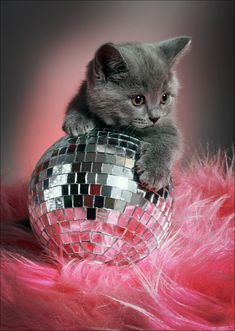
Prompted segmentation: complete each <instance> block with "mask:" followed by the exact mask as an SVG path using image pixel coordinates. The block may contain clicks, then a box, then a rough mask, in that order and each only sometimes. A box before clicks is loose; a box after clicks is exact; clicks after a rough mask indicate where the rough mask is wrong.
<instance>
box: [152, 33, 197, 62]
mask: <svg viewBox="0 0 235 331" xmlns="http://www.w3.org/2000/svg"><path fill="white" fill-rule="evenodd" d="M190 44H191V39H190V38H189V37H177V38H173V39H168V40H164V41H161V42H160V43H158V44H157V47H158V49H160V52H161V54H162V56H163V58H164V60H165V61H166V63H167V64H168V65H169V66H172V65H174V64H175V63H176V62H178V61H179V59H180V58H181V56H182V55H183V54H184V53H185V51H187V50H188V49H189V46H190Z"/></svg>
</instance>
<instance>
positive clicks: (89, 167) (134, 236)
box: [29, 129, 173, 266]
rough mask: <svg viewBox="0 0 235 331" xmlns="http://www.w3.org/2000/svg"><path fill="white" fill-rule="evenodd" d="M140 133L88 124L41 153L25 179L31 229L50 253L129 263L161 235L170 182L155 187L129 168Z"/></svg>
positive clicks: (167, 217) (165, 230) (169, 206)
mask: <svg viewBox="0 0 235 331" xmlns="http://www.w3.org/2000/svg"><path fill="white" fill-rule="evenodd" d="M140 143H141V139H140V138H139V137H137V136H134V135H129V134H126V133H125V132H121V131H117V130H108V129H94V130H92V131H90V132H89V133H87V134H84V135H80V136H78V137H70V136H65V137H63V138H61V139H59V140H58V141H57V142H56V143H55V144H53V145H52V146H51V147H50V148H49V149H48V150H47V151H46V152H45V154H44V155H43V156H42V157H41V159H40V160H39V162H38V164H37V165H36V167H35V170H34V172H33V174H32V177H31V180H30V183H29V214H30V221H31V226H32V229H33V231H34V233H35V235H36V237H37V238H38V240H39V242H40V243H41V244H42V246H43V247H44V248H45V249H46V250H47V251H48V252H50V253H51V254H54V255H55V254H57V255H60V256H61V255H63V256H64V257H66V258H69V259H70V258H79V259H87V260H90V261H94V262H97V263H106V264H108V265H117V266H123V265H129V264H131V263H134V262H138V261H140V260H142V259H143V258H145V257H147V256H148V255H149V254H150V252H151V251H152V250H154V249H156V248H159V247H160V245H161V243H162V242H163V241H164V239H165V238H166V236H167V235H168V234H169V230H170V225H171V219H172V212H173V185H172V182H171V180H170V181H169V184H168V186H167V187H164V188H162V189H161V190H159V191H158V192H150V191H147V190H146V189H144V188H143V187H141V186H140V183H139V182H138V176H137V175H136V173H135V170H134V169H135V161H136V159H137V158H138V157H139V155H138V147H139V145H140Z"/></svg>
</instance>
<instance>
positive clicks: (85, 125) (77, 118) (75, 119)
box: [62, 110, 95, 137]
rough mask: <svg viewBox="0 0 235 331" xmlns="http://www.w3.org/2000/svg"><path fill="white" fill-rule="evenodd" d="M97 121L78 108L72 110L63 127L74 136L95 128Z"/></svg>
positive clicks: (67, 115)
mask: <svg viewBox="0 0 235 331" xmlns="http://www.w3.org/2000/svg"><path fill="white" fill-rule="evenodd" d="M94 127H95V123H94V121H93V120H92V119H88V118H87V117H85V116H84V115H82V114H80V113H79V112H78V111H76V110H70V111H69V112H68V113H67V114H66V116H65V119H64V123H63V126H62V129H63V130H64V131H65V132H66V133H67V134H68V135H72V136H75V137H76V136H78V135H79V134H84V133H86V132H89V131H90V130H92V129H94Z"/></svg>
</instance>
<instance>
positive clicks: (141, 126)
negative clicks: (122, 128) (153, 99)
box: [131, 123, 156, 129]
mask: <svg viewBox="0 0 235 331" xmlns="http://www.w3.org/2000/svg"><path fill="white" fill-rule="evenodd" d="M131 126H132V127H133V128H135V129H147V128H152V127H154V126H156V124H145V125H141V124H137V123H132V124H131Z"/></svg>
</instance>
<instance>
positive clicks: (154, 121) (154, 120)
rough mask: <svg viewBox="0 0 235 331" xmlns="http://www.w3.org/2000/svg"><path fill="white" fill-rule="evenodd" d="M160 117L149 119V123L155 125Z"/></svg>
mask: <svg viewBox="0 0 235 331" xmlns="http://www.w3.org/2000/svg"><path fill="white" fill-rule="evenodd" d="M159 118H160V117H149V119H150V121H152V122H153V123H157V121H158V120H159Z"/></svg>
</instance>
